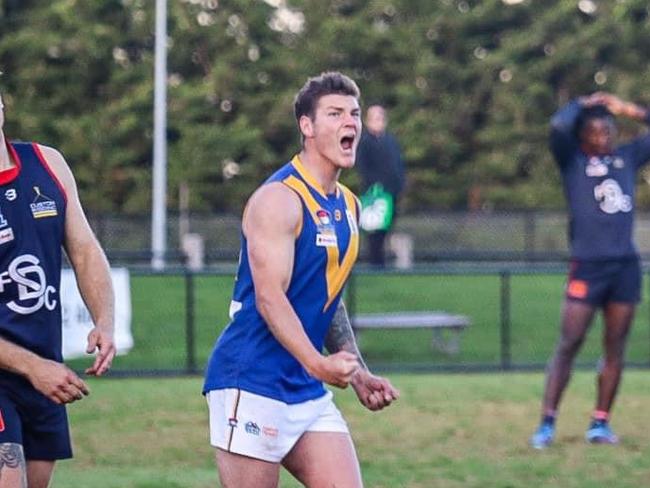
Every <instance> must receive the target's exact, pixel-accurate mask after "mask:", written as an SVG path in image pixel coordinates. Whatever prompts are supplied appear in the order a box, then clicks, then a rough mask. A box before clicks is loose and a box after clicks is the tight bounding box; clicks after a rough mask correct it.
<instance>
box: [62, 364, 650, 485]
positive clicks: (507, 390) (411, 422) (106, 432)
mask: <svg viewBox="0 0 650 488" xmlns="http://www.w3.org/2000/svg"><path fill="white" fill-rule="evenodd" d="M391 379H392V381H393V383H394V384H395V385H396V386H397V387H398V388H399V389H400V390H401V394H402V396H401V398H400V400H399V401H398V402H397V403H396V404H395V405H393V406H391V407H390V408H388V409H386V410H384V411H383V412H379V413H371V412H369V411H367V410H364V409H363V408H362V407H361V405H360V404H358V402H357V400H356V397H355V396H354V394H353V392H351V391H349V390H346V391H340V390H336V402H337V404H338V405H339V407H340V408H341V410H342V412H343V414H344V416H345V417H346V418H347V420H348V422H349V425H350V428H351V431H352V434H353V438H354V440H355V444H356V445H357V451H358V454H359V458H360V462H361V465H362V471H363V476H364V480H365V484H366V487H368V488H399V487H408V488H436V487H441V488H461V487H462V488H472V487H476V488H490V487H494V488H506V487H511V488H518V487H525V488H528V487H558V486H561V487H566V488H596V487H603V486H611V487H617V488H628V487H629V488H633V487H634V488H636V487H639V486H647V482H648V480H649V479H650V432H649V431H648V429H647V406H648V404H650V377H649V376H648V375H647V373H646V372H642V371H632V370H630V371H628V372H626V373H625V376H624V382H623V385H622V389H621V392H620V395H619V401H618V404H617V407H616V409H615V413H614V418H613V422H612V425H613V426H614V428H615V429H616V431H617V432H618V433H619V435H620V436H621V438H622V442H621V444H620V445H619V446H615V447H614V446H591V445H587V444H585V442H584V441H583V435H584V430H585V427H586V424H587V421H588V416H589V413H590V410H591V408H592V405H593V397H594V375H593V372H585V371H582V372H577V373H576V374H575V375H574V378H573V380H572V383H571V384H570V386H569V389H568V391H567V394H566V396H565V398H564V401H563V405H562V410H561V416H560V418H559V422H558V438H557V442H556V444H555V445H554V446H553V447H552V448H550V449H548V450H546V451H544V452H538V451H534V450H531V449H530V448H528V446H527V439H528V437H529V436H530V434H531V433H532V431H533V429H534V428H535V425H536V422H537V420H538V412H539V402H540V396H541V393H542V384H543V377H542V374H540V373H528V374H471V375H462V374H451V375H444V374H435V375H392V376H391ZM89 382H90V386H91V389H92V393H91V396H89V397H88V398H86V399H84V400H83V401H81V402H78V403H76V404H73V405H72V406H71V407H70V408H69V413H70V419H71V424H72V435H73V440H74V445H75V456H76V457H75V459H73V460H70V461H63V462H60V463H59V464H58V466H57V470H56V472H55V477H54V482H53V485H52V488H91V487H92V488H95V487H97V488H118V487H119V488H181V487H182V488H208V487H215V486H218V483H217V481H216V479H217V475H216V469H215V467H214V465H213V461H212V455H213V453H212V448H210V447H209V445H208V434H207V407H206V404H205V401H204V399H203V397H202V396H201V395H200V389H201V379H200V378H196V377H190V378H175V379H169V378H168V379H99V380H97V379H91V380H89ZM281 486H282V487H289V488H294V487H298V486H300V485H299V484H298V483H296V482H295V481H293V480H292V479H291V478H290V477H289V476H288V475H287V474H286V473H284V474H283V475H282V482H281Z"/></svg>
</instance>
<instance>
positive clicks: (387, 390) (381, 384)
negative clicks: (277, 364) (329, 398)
mask: <svg viewBox="0 0 650 488" xmlns="http://www.w3.org/2000/svg"><path fill="white" fill-rule="evenodd" d="M325 347H327V350H328V351H330V352H331V353H336V352H338V351H347V352H349V353H351V354H354V355H355V356H356V357H357V360H358V361H359V365H360V367H359V369H358V370H357V372H356V373H355V375H354V376H353V377H352V380H351V382H350V383H351V384H352V388H353V389H354V391H355V393H356V394H357V397H358V398H359V401H360V402H361V403H362V404H363V405H364V406H365V407H367V408H368V409H370V410H381V409H382V408H384V407H387V406H388V405H390V404H391V403H392V402H393V401H394V400H397V398H399V391H398V390H397V389H395V388H394V387H393V385H392V384H391V383H390V381H388V379H386V378H382V377H379V376H375V375H373V374H372V373H371V372H370V370H368V367H367V366H366V364H365V362H364V361H363V358H362V357H361V352H360V351H359V347H358V346H357V341H356V339H355V337H354V332H353V330H352V324H351V323H350V318H349V316H348V312H347V310H346V308H345V304H344V303H343V300H341V301H339V305H338V307H337V309H336V312H335V314H334V317H333V318H332V323H331V325H330V328H329V330H328V332H327V336H325Z"/></svg>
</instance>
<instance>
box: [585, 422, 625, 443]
mask: <svg viewBox="0 0 650 488" xmlns="http://www.w3.org/2000/svg"><path fill="white" fill-rule="evenodd" d="M585 439H586V440H587V442H590V443H591V444H618V436H617V435H616V434H614V432H613V431H612V429H611V428H610V427H609V424H608V423H607V421H606V420H592V421H591V424H589V428H588V429H587V433H586V434H585Z"/></svg>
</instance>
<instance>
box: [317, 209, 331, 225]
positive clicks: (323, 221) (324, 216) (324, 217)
mask: <svg viewBox="0 0 650 488" xmlns="http://www.w3.org/2000/svg"><path fill="white" fill-rule="evenodd" d="M316 217H317V218H318V221H319V222H320V225H323V226H330V225H332V217H331V216H330V213H329V212H328V211H327V210H324V209H322V208H321V209H319V210H316Z"/></svg>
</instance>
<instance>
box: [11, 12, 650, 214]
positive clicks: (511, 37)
mask: <svg viewBox="0 0 650 488" xmlns="http://www.w3.org/2000/svg"><path fill="white" fill-rule="evenodd" d="M509 3H512V2H504V1H503V0H482V1H469V0H440V1H437V2H431V1H426V0H417V1H415V0H391V1H388V0H374V1H370V0H331V1H329V2H323V1H320V0H264V1H262V0H219V1H217V0H173V1H170V2H169V27H168V33H169V60H168V68H169V91H168V100H169V132H168V140H169V197H170V198H169V201H170V206H172V207H173V206H174V205H175V204H176V195H177V193H178V191H177V190H178V187H179V185H180V184H182V183H183V182H186V183H187V184H188V186H189V188H190V189H191V195H190V205H191V207H192V208H193V209H195V210H219V211H222V210H232V211H239V210H240V208H241V205H242V204H243V201H244V199H245V197H246V196H247V195H248V194H249V193H250V192H251V191H252V189H253V188H254V187H255V186H256V185H258V184H259V183H260V182H261V181H262V179H263V178H264V177H265V176H266V175H267V174H268V173H269V171H270V170H271V169H272V168H274V167H277V166H279V165H280V164H281V163H282V162H284V161H286V160H287V159H288V158H289V157H290V156H291V155H292V154H293V153H294V152H295V151H296V150H297V148H298V143H299V139H298V136H297V134H296V130H295V122H294V120H293V116H292V97H293V94H294V93H295V91H296V90H297V89H298V88H299V87H300V85H301V84H302V83H303V82H304V80H305V79H306V77H307V76H309V75H313V74H317V73H319V72H321V71H324V70H329V69H338V70H342V71H344V72H346V73H348V74H350V75H351V76H353V77H354V78H355V79H356V80H357V81H358V83H359V85H360V86H361V89H362V92H363V94H364V101H365V102H366V103H367V102H371V101H377V100H381V101H383V102H384V103H386V104H387V105H388V107H389V109H390V118H391V128H392V130H393V131H395V132H396V133H397V135H398V137H399V139H400V142H401V144H402V146H403V149H404V154H405V158H406V161H407V165H408V175H409V190H408V191H407V194H406V195H405V199H404V201H403V205H404V206H405V207H406V210H413V209H431V208H468V207H470V208H483V207H488V208H540V207H541V208H554V207H558V206H561V205H562V197H561V189H560V187H559V177H558V175H557V171H556V170H555V168H554V166H553V162H552V161H551V158H550V156H549V154H548V150H547V147H546V138H547V130H548V128H547V127H548V118H549V116H550V114H551V113H552V112H553V111H554V110H555V109H556V108H557V106H558V104H560V103H563V102H565V101H566V100H568V99H569V98H570V97H573V96H575V95H579V94H582V93H586V92H591V91H595V90H608V91H613V92H616V93H618V94H619V95H621V96H623V97H626V98H630V99H633V100H636V101H639V102H644V101H645V102H650V100H648V99H647V98H646V99H644V97H647V95H646V92H645V91H644V88H645V87H646V86H647V84H648V81H649V79H650V71H649V69H648V63H647V53H648V52H650V41H649V39H650V36H649V34H650V20H649V18H648V17H649V14H648V8H647V5H646V3H645V2H644V1H642V0H618V1H616V2H604V1H596V0H582V1H578V0H549V1H545V2H539V1H534V0H524V1H523V2H520V3H517V4H514V5H510V4H509ZM154 4H155V2H152V1H148V0H121V1H118V0H96V1H93V2H86V1H81V0H53V1H50V2H37V1H35V0H23V1H21V2H16V1H14V0H4V1H2V0H0V70H1V71H4V75H3V76H2V77H0V89H1V90H2V91H3V92H4V94H5V101H6V104H7V115H8V117H7V119H8V121H7V127H6V132H7V134H8V135H9V136H10V137H16V138H24V139H34V140H38V141H42V142H43V143H45V144H51V145H54V146H56V147H59V148H60V149H61V150H62V151H63V152H64V154H65V155H66V157H67V158H68V160H69V162H70V164H71V165H72V166H73V168H74V170H75V174H76V176H77V179H78V183H79V186H80V191H81V196H82V199H83V200H84V202H85V204H86V206H88V207H89V208H90V209H91V210H93V211H121V212H133V213H135V212H143V211H147V209H148V208H149V206H150V200H151V198H150V181H151V171H150V167H151V134H152V111H153V107H152V98H153V29H154V25H153V24H154ZM637 130H638V127H637V126H635V125H629V124H625V125H624V133H625V135H628V134H632V133H634V132H635V131H637ZM344 181H345V182H346V183H348V184H350V185H351V186H352V187H355V186H356V182H357V179H356V175H355V174H354V172H349V173H348V174H345V175H344ZM647 193H648V192H647V191H646V190H645V187H643V188H641V193H640V196H641V198H642V199H644V201H650V197H649V196H648V194H647Z"/></svg>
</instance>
